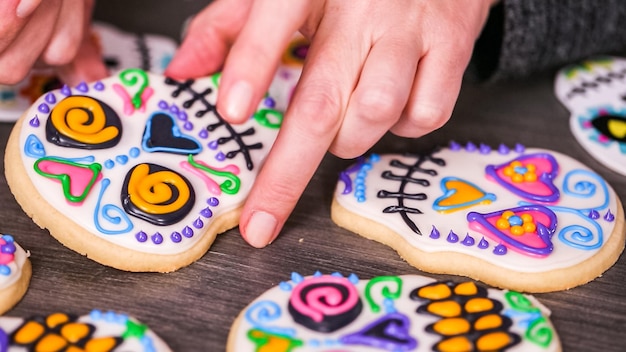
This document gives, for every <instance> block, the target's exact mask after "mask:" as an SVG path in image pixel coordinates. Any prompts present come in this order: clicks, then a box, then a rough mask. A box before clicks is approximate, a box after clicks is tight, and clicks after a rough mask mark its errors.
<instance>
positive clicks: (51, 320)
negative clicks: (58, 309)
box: [46, 313, 70, 329]
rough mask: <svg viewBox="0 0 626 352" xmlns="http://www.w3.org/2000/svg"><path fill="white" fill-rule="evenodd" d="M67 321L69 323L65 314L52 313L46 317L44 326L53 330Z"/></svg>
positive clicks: (68, 318)
mask: <svg viewBox="0 0 626 352" xmlns="http://www.w3.org/2000/svg"><path fill="white" fill-rule="evenodd" d="M68 321H70V317H69V316H67V314H65V313H53V314H50V315H48V316H47V317H46V325H48V327H49V328H51V329H54V328H55V327H57V326H58V325H59V324H65V323H67V322H68Z"/></svg>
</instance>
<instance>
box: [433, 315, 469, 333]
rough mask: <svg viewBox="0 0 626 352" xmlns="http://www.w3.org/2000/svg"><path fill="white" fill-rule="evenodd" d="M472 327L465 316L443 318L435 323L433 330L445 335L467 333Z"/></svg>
mask: <svg viewBox="0 0 626 352" xmlns="http://www.w3.org/2000/svg"><path fill="white" fill-rule="evenodd" d="M470 328H471V325H470V323H469V322H468V321H467V320H465V319H464V318H447V319H441V320H439V321H438V322H436V323H435V324H434V325H433V330H435V331H436V332H437V333H438V334H440V335H444V336H454V335H460V334H466V333H467V332H469V330H470Z"/></svg>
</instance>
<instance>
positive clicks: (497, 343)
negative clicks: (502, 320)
mask: <svg viewBox="0 0 626 352" xmlns="http://www.w3.org/2000/svg"><path fill="white" fill-rule="evenodd" d="M509 343H511V339H510V338H509V335H508V334H507V333H505V332H501V331H496V332H492V333H488V334H485V335H483V336H481V337H480V338H479V339H478V341H476V348H477V349H478V350H479V351H499V350H502V349H503V348H505V347H506V346H507V345H508V344H509Z"/></svg>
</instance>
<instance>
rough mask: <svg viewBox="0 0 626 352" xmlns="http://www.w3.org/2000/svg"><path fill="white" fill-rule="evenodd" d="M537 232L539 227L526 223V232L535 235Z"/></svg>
mask: <svg viewBox="0 0 626 352" xmlns="http://www.w3.org/2000/svg"><path fill="white" fill-rule="evenodd" d="M536 230H537V225H535V224H534V223H532V222H527V223H524V232H526V233H533V232H535V231H536Z"/></svg>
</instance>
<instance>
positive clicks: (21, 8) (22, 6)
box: [15, 0, 41, 18]
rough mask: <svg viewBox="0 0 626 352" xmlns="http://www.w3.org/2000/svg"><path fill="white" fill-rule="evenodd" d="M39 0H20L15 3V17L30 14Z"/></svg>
mask: <svg viewBox="0 0 626 352" xmlns="http://www.w3.org/2000/svg"><path fill="white" fill-rule="evenodd" d="M39 3H41V0H22V1H20V3H19V4H17V9H16V10H15V14H16V16H17V17H20V18H24V17H28V16H30V15H31V14H32V13H33V11H35V9H36V8H37V6H39Z"/></svg>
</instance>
